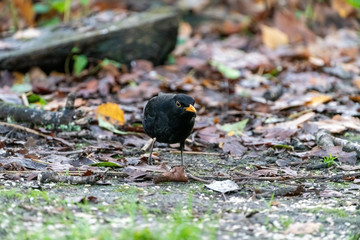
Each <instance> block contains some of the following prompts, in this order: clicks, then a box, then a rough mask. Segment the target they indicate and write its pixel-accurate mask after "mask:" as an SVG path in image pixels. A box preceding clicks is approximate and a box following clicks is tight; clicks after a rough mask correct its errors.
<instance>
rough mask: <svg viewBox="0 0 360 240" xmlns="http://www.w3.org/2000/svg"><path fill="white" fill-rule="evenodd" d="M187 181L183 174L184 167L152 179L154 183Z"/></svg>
mask: <svg viewBox="0 0 360 240" xmlns="http://www.w3.org/2000/svg"><path fill="white" fill-rule="evenodd" d="M188 180H189V179H188V177H187V176H186V174H185V170H184V167H182V166H180V167H173V168H172V169H171V171H168V172H164V173H163V174H161V175H160V176H156V177H155V178H154V183H155V184H157V183H161V182H187V181H188Z"/></svg>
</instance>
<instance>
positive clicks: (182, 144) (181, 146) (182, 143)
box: [180, 141, 185, 166]
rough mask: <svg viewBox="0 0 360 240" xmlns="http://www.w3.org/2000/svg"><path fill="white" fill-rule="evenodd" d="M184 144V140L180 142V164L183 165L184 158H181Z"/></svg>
mask: <svg viewBox="0 0 360 240" xmlns="http://www.w3.org/2000/svg"><path fill="white" fill-rule="evenodd" d="M184 145H185V141H184V142H181V143H180V156H181V166H184V160H183V151H184Z"/></svg>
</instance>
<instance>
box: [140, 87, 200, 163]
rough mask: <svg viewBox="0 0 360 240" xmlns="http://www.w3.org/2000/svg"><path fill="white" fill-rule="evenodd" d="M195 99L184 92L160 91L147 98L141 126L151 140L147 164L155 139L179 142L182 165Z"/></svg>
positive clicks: (194, 112) (194, 114)
mask: <svg viewBox="0 0 360 240" xmlns="http://www.w3.org/2000/svg"><path fill="white" fill-rule="evenodd" d="M194 102H195V100H194V99H193V98H192V97H190V96H188V95H185V94H166V93H160V94H159V95H158V96H156V97H153V98H151V99H150V100H149V102H148V103H147V104H146V106H145V108H144V120H143V126H144V130H145V132H146V134H147V135H149V136H150V137H151V138H152V139H153V142H152V144H151V148H150V156H149V159H148V164H149V165H150V164H151V154H152V151H153V147H154V143H155V141H158V142H162V143H180V150H181V166H183V165H184V161H183V151H184V144H185V139H186V138H187V137H188V136H189V135H190V133H191V131H192V129H193V126H194V123H195V117H196V109H195V108H194Z"/></svg>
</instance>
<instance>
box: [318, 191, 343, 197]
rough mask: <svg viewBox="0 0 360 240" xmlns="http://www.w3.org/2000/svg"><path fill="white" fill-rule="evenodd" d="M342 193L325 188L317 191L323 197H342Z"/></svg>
mask: <svg viewBox="0 0 360 240" xmlns="http://www.w3.org/2000/svg"><path fill="white" fill-rule="evenodd" d="M342 195H343V194H342V193H341V192H338V191H335V190H331V189H325V190H324V191H321V192H320V193H319V196H320V197H324V198H329V197H342Z"/></svg>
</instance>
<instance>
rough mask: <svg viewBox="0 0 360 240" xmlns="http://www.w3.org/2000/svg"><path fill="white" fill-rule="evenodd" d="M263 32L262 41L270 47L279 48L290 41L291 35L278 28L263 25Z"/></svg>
mask: <svg viewBox="0 0 360 240" xmlns="http://www.w3.org/2000/svg"><path fill="white" fill-rule="evenodd" d="M261 32H262V35H261V38H262V42H263V43H264V44H265V46H267V47H269V48H277V47H279V46H281V45H287V44H288V43H289V37H288V36H287V35H286V34H285V33H284V32H282V31H280V30H279V29H277V28H273V27H268V26H265V25H261Z"/></svg>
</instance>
